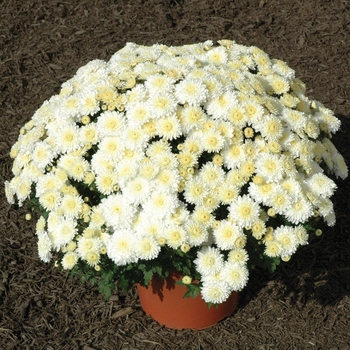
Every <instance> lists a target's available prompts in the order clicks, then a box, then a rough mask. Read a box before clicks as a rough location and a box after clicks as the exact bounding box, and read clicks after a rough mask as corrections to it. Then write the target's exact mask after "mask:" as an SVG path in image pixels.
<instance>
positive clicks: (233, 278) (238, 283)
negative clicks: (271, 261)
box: [221, 262, 249, 291]
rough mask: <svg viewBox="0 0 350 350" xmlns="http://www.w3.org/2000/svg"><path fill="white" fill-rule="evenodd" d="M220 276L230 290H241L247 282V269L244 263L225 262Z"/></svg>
mask: <svg viewBox="0 0 350 350" xmlns="http://www.w3.org/2000/svg"><path fill="white" fill-rule="evenodd" d="M221 276H222V279H223V280H224V281H226V282H227V283H228V284H229V286H230V288H231V289H232V290H235V291H241V290H242V289H243V288H244V287H245V286H246V285H247V283H248V278H249V271H248V268H247V267H246V265H244V264H241V263H238V262H236V263H235V262H227V263H226V264H225V266H224V268H223V269H222V271H221Z"/></svg>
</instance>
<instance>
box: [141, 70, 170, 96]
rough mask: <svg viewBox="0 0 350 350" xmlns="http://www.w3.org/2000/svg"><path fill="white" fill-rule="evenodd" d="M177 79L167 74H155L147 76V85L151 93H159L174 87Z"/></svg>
mask: <svg viewBox="0 0 350 350" xmlns="http://www.w3.org/2000/svg"><path fill="white" fill-rule="evenodd" d="M174 83H175V80H174V79H172V78H170V77H168V76H167V75H165V74H154V75H151V76H149V77H148V78H147V80H146V81H145V86H146V88H147V89H148V90H149V93H150V94H157V93H160V92H164V91H169V92H171V90H172V89H173V88H174Z"/></svg>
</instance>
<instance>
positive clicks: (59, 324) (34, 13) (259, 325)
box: [0, 0, 350, 350]
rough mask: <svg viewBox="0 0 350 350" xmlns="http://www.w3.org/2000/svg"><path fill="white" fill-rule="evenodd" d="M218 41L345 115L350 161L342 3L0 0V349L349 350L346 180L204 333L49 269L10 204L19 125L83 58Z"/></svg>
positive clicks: (349, 22)
mask: <svg viewBox="0 0 350 350" xmlns="http://www.w3.org/2000/svg"><path fill="white" fill-rule="evenodd" d="M221 38H228V39H234V40H236V41H237V42H239V43H241V44H244V45H256V46H258V47H260V48H261V49H263V50H264V51H266V52H267V53H268V54H269V55H270V56H271V57H274V58H279V59H282V60H284V61H287V62H288V64H289V65H290V66H291V67H292V68H294V69H295V70H296V72H297V76H298V77H299V78H301V79H302V80H303V81H304V82H305V83H306V85H307V94H308V96H309V97H312V98H315V99H317V100H319V101H321V102H323V103H324V104H325V105H326V106H327V107H329V108H331V109H333V110H334V111H335V113H336V115H337V116H338V117H339V118H340V119H341V121H342V129H341V131H340V132H338V133H337V134H336V137H335V139H334V142H335V144H336V146H337V147H338V149H339V151H340V152H341V153H342V154H343V155H344V157H345V158H346V160H347V162H348V164H350V163H349V160H350V152H349V150H350V148H349V135H350V114H349V113H350V112H349V110H350V4H349V1H347V0H323V1H319V0H298V1H293V0H234V1H225V0H212V1H205V0H142V1H141V0H133V1H127V0H115V1H112V0H98V1H97V0H89V1H88V0H71V1H63V0H62V1H58V0H23V1H22V0H0V118H1V119H0V135H1V137H0V165H1V167H0V349H21V350H22V349H42V350H53V349H60V350H71V349H83V350H102V349H106V350H110V349H123V350H131V349H147V350H151V349H198V350H199V349H210V350H211V349H218V350H221V349H254V350H256V349H257V350H268V349H282V350H284V349H314V350H316V349H325V350H336V349H338V350H340V349H341V350H346V349H350V235H349V231H350V205H349V194H350V181H349V180H346V181H341V182H339V189H338V191H337V193H336V195H335V197H334V201H335V207H336V213H337V218H338V219H337V224H336V226H334V227H333V228H330V229H329V228H327V229H325V233H324V235H322V236H321V237H320V238H317V239H315V240H313V242H311V244H310V245H309V246H306V247H304V249H302V250H301V251H300V252H298V253H297V254H296V255H295V256H294V257H293V258H292V260H291V261H290V262H289V263H284V264H283V265H281V266H280V268H279V269H278V271H277V273H275V274H274V275H273V276H269V275H267V274H265V273H263V272H255V273H253V274H252V276H251V279H250V282H249V286H248V287H247V288H246V289H245V290H244V291H243V292H242V293H241V297H240V301H239V305H238V308H237V310H236V312H235V313H234V314H233V315H232V316H231V317H229V318H228V319H226V320H224V321H223V322H221V323H220V324H218V325H217V326H214V327H213V328H211V329H208V330H203V331H188V330H185V331H174V330H169V329H166V328H164V327H161V326H159V325H158V324H157V323H156V322H154V321H152V320H151V319H150V318H148V317H146V316H145V315H144V314H143V312H142V310H141V308H140V305H139V301H138V297H137V292H136V290H135V289H133V290H131V291H130V293H129V294H127V295H123V294H121V293H120V292H118V291H115V294H114V295H113V297H112V299H111V300H110V301H108V302H106V301H105V300H104V299H103V297H102V296H101V295H99V293H98V292H97V290H96V288H92V287H90V286H89V285H82V284H80V283H79V282H78V281H76V280H74V279H73V280H70V279H68V278H67V274H65V273H63V272H61V271H59V270H58V269H56V268H54V267H53V266H52V265H51V264H44V263H41V262H40V261H39V260H38V257H37V248H36V239H35V237H34V222H27V221H25V220H24V214H25V211H24V209H23V208H16V207H15V206H12V207H11V206H9V205H8V204H7V202H6V199H5V196H4V191H3V182H4V181H5V180H7V179H9V178H10V176H11V166H12V164H11V160H10V158H9V156H8V154H9V150H10V147H11V145H12V144H13V143H14V142H15V140H16V138H17V135H18V132H19V128H20V127H21V126H22V125H23V124H24V123H25V122H26V121H28V120H29V119H30V118H31V116H32V115H33V113H34V111H35V110H36V109H37V108H38V107H39V106H40V105H41V104H42V102H43V101H44V100H45V99H47V98H49V97H50V96H52V95H54V94H56V93H57V92H58V89H59V87H60V84H61V83H63V82H64V81H66V80H68V79H69V78H70V77H72V76H73V74H74V73H75V71H76V70H77V69H78V68H79V67H80V66H82V65H85V64H86V63H87V62H88V61H90V60H92V59H97V58H98V59H106V60H108V59H109V58H110V56H111V55H112V54H113V53H114V52H116V51H117V50H119V49H121V48H122V47H123V46H124V45H125V43H126V42H130V41H131V42H136V43H138V44H144V45H146V44H154V43H164V44H167V45H182V44H189V43H195V42H199V41H204V40H207V39H212V40H218V39H221Z"/></svg>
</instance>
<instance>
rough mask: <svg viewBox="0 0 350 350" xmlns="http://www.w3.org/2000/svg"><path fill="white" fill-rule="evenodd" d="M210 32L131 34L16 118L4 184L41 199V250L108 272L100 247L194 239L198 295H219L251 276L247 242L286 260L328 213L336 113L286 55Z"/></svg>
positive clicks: (145, 248) (109, 253) (123, 259)
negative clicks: (157, 39)
mask: <svg viewBox="0 0 350 350" xmlns="http://www.w3.org/2000/svg"><path fill="white" fill-rule="evenodd" d="M218 44H219V45H213V43H212V42H211V41H207V42H204V43H199V44H195V45H187V46H181V47H168V46H165V45H153V46H152V47H145V46H139V45H136V44H133V43H128V44H127V45H126V46H125V47H124V48H123V49H122V50H120V51H118V52H117V53H116V54H114V55H113V56H112V58H111V59H110V61H109V62H105V61H102V60H94V61H91V62H89V63H88V64H87V65H86V66H84V67H82V68H80V69H79V70H78V71H77V73H76V75H75V76H74V77H73V78H72V79H70V80H69V81H67V82H65V83H64V84H62V88H61V91H60V93H59V94H58V95H56V96H53V97H52V98H50V99H49V100H48V101H45V102H44V103H43V105H42V106H41V107H40V108H39V109H38V110H37V111H36V112H35V114H34V115H33V117H32V119H31V120H30V121H29V122H28V123H27V124H26V125H25V126H24V127H23V128H22V129H21V131H20V135H19V138H18V141H17V142H16V143H15V144H14V146H13V147H12V149H11V157H12V158H14V163H13V174H14V177H13V178H12V179H11V181H6V182H5V190H6V196H7V199H8V201H9V202H10V203H14V202H15V199H16V200H17V201H18V203H19V205H22V204H23V203H24V202H26V201H28V202H31V203H36V205H34V206H35V207H36V209H39V210H40V211H41V216H40V218H39V220H38V222H37V225H36V227H37V232H36V233H37V236H38V251H39V256H40V258H41V259H42V260H43V261H44V262H48V261H49V260H50V259H51V258H52V255H53V254H55V256H58V259H59V260H58V263H59V264H60V265H61V266H62V267H63V269H72V268H74V267H75V266H76V264H77V263H78V261H83V262H85V263H86V264H87V265H89V266H91V267H92V269H95V270H96V272H103V271H101V270H103V268H104V267H103V264H101V261H102V259H110V260H112V261H113V263H114V264H116V265H118V266H126V265H128V264H135V263H138V262H140V264H141V262H142V264H144V265H147V261H151V260H154V259H158V258H159V256H160V255H162V254H163V255H166V254H169V252H170V251H172V250H173V251H175V252H176V251H177V252H181V253H182V255H183V259H184V260H186V259H189V258H187V252H195V253H196V255H195V256H196V258H195V259H193V260H191V261H190V262H188V261H187V262H186V263H189V264H191V265H192V266H193V268H195V270H196V271H197V272H198V273H199V275H200V286H201V292H202V296H203V298H204V300H205V301H207V302H211V303H221V302H223V301H224V300H225V299H226V298H227V297H228V296H229V294H230V293H231V292H232V291H233V290H241V289H242V288H243V287H244V286H245V285H246V283H247V281H248V275H249V273H248V267H247V264H248V262H249V260H250V259H255V258H256V257H252V256H251V255H250V254H253V253H254V252H255V251H256V250H255V248H254V247H253V248H251V249H250V250H249V249H248V248H247V242H248V241H249V242H250V244H253V246H254V245H255V246H256V247H262V251H263V253H264V255H265V256H267V257H271V258H281V259H283V260H288V259H289V258H290V256H291V255H292V254H293V253H294V252H295V251H296V250H297V248H298V246H300V245H305V244H306V243H307V242H308V236H309V234H308V227H309V226H308V225H309V223H310V222H314V221H315V220H318V219H319V218H320V217H323V219H324V220H325V221H326V222H327V224H328V225H334V223H335V214H334V210H333V204H332V202H331V200H330V197H331V196H332V194H333V193H334V190H335V189H336V185H335V183H334V181H333V180H332V179H331V178H330V177H328V176H327V175H330V174H332V173H333V174H334V175H335V176H336V177H341V178H345V177H346V176H347V174H348V172H347V167H346V165H345V162H344V159H343V157H342V156H341V155H340V154H339V153H338V151H337V150H336V148H335V147H334V145H333V144H332V142H331V140H330V138H331V134H333V133H335V132H336V131H337V130H338V129H339V127H340V121H339V120H338V119H337V118H336V117H335V116H334V114H333V113H332V111H330V110H329V109H327V108H325V107H324V106H323V105H322V104H321V103H319V102H317V101H311V100H309V99H308V98H307V97H306V96H305V85H304V84H303V83H302V82H301V81H300V80H298V79H297V78H295V72H294V71H293V70H292V69H291V68H289V67H288V66H287V65H286V63H284V62H282V61H280V60H276V59H270V58H269V56H268V55H267V54H266V53H265V52H263V51H262V50H260V49H259V48H257V47H246V46H242V45H238V44H236V43H235V42H233V41H229V40H222V41H219V43H218ZM35 201H36V202H35ZM257 254H258V253H257ZM189 256H190V255H189ZM169 259H171V258H170V255H169ZM170 263H171V261H170ZM153 266H154V262H153Z"/></svg>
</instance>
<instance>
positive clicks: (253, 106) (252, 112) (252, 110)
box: [242, 100, 264, 125]
mask: <svg viewBox="0 0 350 350" xmlns="http://www.w3.org/2000/svg"><path fill="white" fill-rule="evenodd" d="M242 107H243V109H244V112H245V115H246V117H247V123H248V124H250V125H251V124H253V123H256V122H257V121H258V120H259V119H260V118H261V117H262V116H263V114H264V108H263V107H262V106H261V105H260V104H258V103H257V102H254V101H249V100H248V101H245V102H243V103H242Z"/></svg>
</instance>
